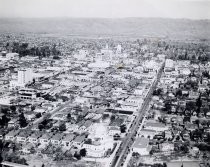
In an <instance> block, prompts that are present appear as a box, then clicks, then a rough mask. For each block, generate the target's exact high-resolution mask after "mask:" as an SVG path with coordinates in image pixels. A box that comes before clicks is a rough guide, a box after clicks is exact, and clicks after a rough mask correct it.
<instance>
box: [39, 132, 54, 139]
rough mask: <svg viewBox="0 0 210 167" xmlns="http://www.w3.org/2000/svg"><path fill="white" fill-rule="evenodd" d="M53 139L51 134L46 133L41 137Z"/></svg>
mask: <svg viewBox="0 0 210 167" xmlns="http://www.w3.org/2000/svg"><path fill="white" fill-rule="evenodd" d="M51 137H52V134H51V133H45V134H43V135H42V136H41V137H40V139H50V138H51Z"/></svg>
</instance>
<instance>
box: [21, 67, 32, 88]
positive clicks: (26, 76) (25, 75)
mask: <svg viewBox="0 0 210 167" xmlns="http://www.w3.org/2000/svg"><path fill="white" fill-rule="evenodd" d="M32 81H33V76H32V70H31V69H30V68H29V69H20V70H18V84H20V85H25V84H27V83H29V82H32Z"/></svg>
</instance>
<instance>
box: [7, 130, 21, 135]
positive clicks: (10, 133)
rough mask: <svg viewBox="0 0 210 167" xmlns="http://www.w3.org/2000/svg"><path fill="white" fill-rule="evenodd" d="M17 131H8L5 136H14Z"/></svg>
mask: <svg viewBox="0 0 210 167" xmlns="http://www.w3.org/2000/svg"><path fill="white" fill-rule="evenodd" d="M18 133H19V131H10V132H9V133H8V134H7V136H15V135H17V134H18Z"/></svg>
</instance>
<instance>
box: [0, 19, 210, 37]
mask: <svg viewBox="0 0 210 167" xmlns="http://www.w3.org/2000/svg"><path fill="white" fill-rule="evenodd" d="M209 30H210V21H209V20H186V19H160V18H152V19H151V18H123V19H99V18H98V19H96V18H93V19H92V18H88V19H84V18H42V19H38V18H36V19H35V18H33V19H0V33H8V32H9V33H11V32H13V33H35V34H40V33H41V34H62V35H73V36H77V35H78V36H124V37H146V36H149V37H169V38H172V39H201V38H202V39H203V38H205V39H210V31H209Z"/></svg>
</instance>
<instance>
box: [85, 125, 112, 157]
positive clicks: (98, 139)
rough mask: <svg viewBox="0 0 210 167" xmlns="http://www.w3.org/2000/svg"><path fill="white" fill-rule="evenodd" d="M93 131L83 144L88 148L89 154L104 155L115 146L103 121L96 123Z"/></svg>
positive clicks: (93, 155) (94, 155) (92, 155)
mask: <svg viewBox="0 0 210 167" xmlns="http://www.w3.org/2000/svg"><path fill="white" fill-rule="evenodd" d="M92 132H93V133H91V134H90V135H89V136H88V139H87V140H86V141H85V143H84V144H83V148H85V149H86V150H87V156H91V157H98V158H99V157H104V156H105V155H106V152H107V151H108V150H109V149H112V148H113V145H114V141H113V138H112V137H111V136H109V135H108V131H107V128H106V126H105V125H104V124H103V123H96V124H94V125H93V127H92Z"/></svg>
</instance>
